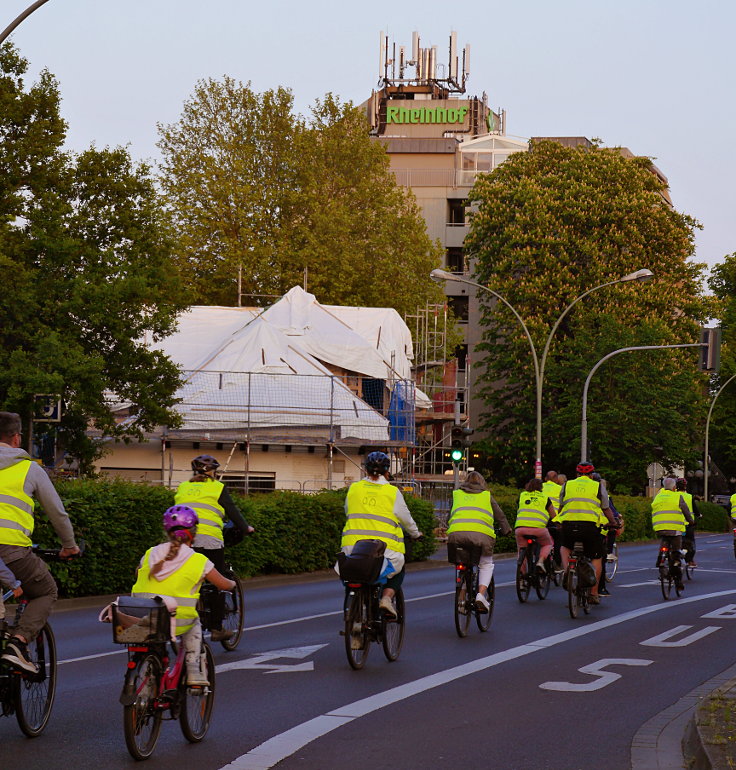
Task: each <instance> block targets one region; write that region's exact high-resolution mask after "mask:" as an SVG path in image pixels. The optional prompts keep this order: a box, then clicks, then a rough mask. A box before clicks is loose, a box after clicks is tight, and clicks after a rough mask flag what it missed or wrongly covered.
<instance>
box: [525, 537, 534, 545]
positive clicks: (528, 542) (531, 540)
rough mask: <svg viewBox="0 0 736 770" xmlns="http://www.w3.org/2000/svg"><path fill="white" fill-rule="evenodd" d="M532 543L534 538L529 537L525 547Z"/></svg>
mask: <svg viewBox="0 0 736 770" xmlns="http://www.w3.org/2000/svg"><path fill="white" fill-rule="evenodd" d="M533 542H534V538H533V537H529V538H527V541H526V544H527V545H531V544H532V543H533Z"/></svg>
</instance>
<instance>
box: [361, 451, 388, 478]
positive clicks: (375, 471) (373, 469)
mask: <svg viewBox="0 0 736 770" xmlns="http://www.w3.org/2000/svg"><path fill="white" fill-rule="evenodd" d="M390 467H391V460H389V459H388V455H387V454H386V453H385V452H371V453H370V454H369V455H368V456H367V457H366V458H365V469H366V471H368V475H370V476H378V475H379V474H382V473H386V472H387V471H388V469H389V468H390Z"/></svg>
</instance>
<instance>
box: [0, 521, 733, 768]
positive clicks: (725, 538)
mask: <svg viewBox="0 0 736 770" xmlns="http://www.w3.org/2000/svg"><path fill="white" fill-rule="evenodd" d="M655 550H656V546H655V545H653V544H646V545H632V546H624V547H622V549H621V568H620V570H619V573H618V574H617V576H616V579H615V581H614V583H613V584H612V586H611V591H612V596H611V597H609V598H606V599H604V600H603V602H602V604H601V605H600V606H597V607H593V608H592V612H591V614H590V615H589V616H582V615H581V617H579V618H578V619H577V620H572V619H571V618H570V617H569V615H568V613H567V608H566V603H565V599H566V595H565V594H564V593H563V591H562V589H560V588H554V587H553V588H552V590H551V591H550V594H549V597H548V598H547V600H546V601H539V600H538V599H537V598H536V596H535V595H534V594H532V596H531V597H530V600H529V602H528V603H527V604H524V605H521V604H519V602H518V601H517V598H516V593H515V590H514V587H513V572H514V567H515V565H514V562H513V560H512V559H505V560H504V559H499V560H498V562H497V566H496V583H497V595H496V596H497V601H496V609H495V613H494V619H493V625H492V626H491V629H490V631H489V632H488V633H487V634H481V633H480V632H479V631H478V630H477V628H476V627H475V625H474V624H473V625H471V629H470V634H469V636H468V637H467V638H466V639H459V638H458V637H457V635H456V634H455V629H454V624H453V619H452V596H453V591H454V586H453V571H452V568H451V567H450V566H449V565H440V566H438V567H437V568H436V569H422V570H419V571H414V572H411V573H410V574H409V575H408V576H407V579H406V582H405V584H404V586H405V592H406V596H407V633H406V638H405V642H404V648H403V650H402V653H401V657H400V658H399V660H398V661H397V662H395V663H388V662H387V661H386V660H385V658H384V657H383V654H382V651H381V649H380V648H379V647H378V646H377V645H373V649H372V650H371V653H370V656H369V658H368V662H367V664H366V668H365V669H364V670H362V671H357V672H356V671H352V670H351V669H350V668H349V667H348V664H347V661H346V659H345V651H344V646H343V639H342V637H340V636H339V635H338V631H339V628H340V625H341V615H342V613H341V607H342V587H341V586H340V584H339V582H338V580H337V579H334V580H317V581H313V580H312V581H306V582H299V583H285V584H279V585H271V586H267V587H266V586H264V587H250V586H247V587H246V612H247V621H246V626H247V630H246V635H245V637H244V639H243V641H242V642H241V645H240V648H239V649H238V650H237V651H236V652H234V653H226V652H224V651H223V650H222V649H221V648H220V647H219V645H217V646H216V647H217V649H216V650H215V652H216V661H217V664H218V676H217V697H216V703H215V720H214V724H213V726H212V728H211V730H210V732H209V734H208V735H207V738H206V739H205V741H204V742H203V743H201V744H198V745H189V744H188V743H187V742H186V741H185V740H184V738H183V737H182V735H181V732H180V730H179V727H178V723H174V722H165V723H164V724H163V729H162V731H161V738H160V741H159V744H158V746H157V748H156V752H155V754H154V757H153V759H152V760H151V764H152V765H155V767H156V768H176V769H177V770H181V768H187V767H194V766H196V767H197V768H202V770H209V769H210V768H212V769H213V770H219V768H225V767H229V768H231V769H232V770H235V769H236V768H237V769H238V770H255V769H256V768H259V769H261V768H264V769H265V768H269V767H278V768H282V769H286V768H297V767H298V768H306V769H307V770H312V769H313V768H314V769H315V770H316V769H318V768H319V769H322V768H338V767H343V766H345V765H346V764H348V765H349V766H350V767H351V770H362V769H363V768H365V769H366V770H368V768H370V769H371V770H375V769H376V768H386V767H403V768H432V767H439V766H440V765H445V764H447V763H451V764H452V765H453V766H464V767H467V768H485V767H500V768H508V769H514V768H529V767H535V768H560V769H561V770H562V769H563V768H564V770H573V769H574V768H578V767H579V768H590V767H596V768H598V770H601V769H604V768H612V769H615V770H620V768H625V767H629V764H630V747H631V741H632V738H633V736H634V735H635V733H636V732H637V730H638V729H639V728H640V727H641V725H642V724H644V723H645V722H646V721H647V720H649V719H650V718H652V717H653V716H655V715H656V714H658V713H659V712H660V711H662V710H663V709H665V708H667V707H668V706H670V705H671V704H673V703H675V702H676V701H677V700H678V699H679V698H680V697H682V696H683V695H685V694H687V693H688V692H689V691H691V690H692V689H694V688H695V687H697V686H698V685H699V684H701V683H702V682H704V681H706V680H708V679H710V678H712V677H714V676H715V675H717V674H719V673H720V672H722V671H723V670H725V669H726V668H728V667H729V666H731V665H732V664H733V652H732V650H733V649H734V647H736V580H734V577H736V562H735V561H734V557H733V550H732V545H731V538H730V535H711V536H709V535H701V536H699V539H698V563H699V565H700V566H699V568H698V570H697V573H696V575H695V578H694V580H693V581H692V582H690V583H688V584H687V586H686V591H685V594H684V596H683V597H682V598H680V599H675V600H672V601H669V602H665V601H663V600H662V597H661V594H660V591H659V587H658V584H656V583H655V582H654V581H655V579H656V572H655V570H654V569H653V567H652V564H653V561H654V558H655V555H656V554H655ZM98 609H99V608H93V607H87V608H84V609H62V610H60V611H58V612H55V613H54V615H53V618H52V624H53V627H54V630H55V633H56V636H57V643H58V649H59V660H60V662H61V665H60V667H59V680H58V691H57V699H56V703H55V707H54V713H53V715H52V718H51V722H50V723H49V726H48V728H47V729H46V731H45V733H44V734H43V736H41V737H40V738H37V739H33V740H29V739H27V738H25V737H23V736H22V735H21V734H20V731H19V730H18V728H17V725H16V724H15V720H14V719H12V718H10V719H3V720H0V759H2V760H3V762H2V764H3V765H5V762H6V761H7V760H8V758H12V759H13V761H14V762H17V763H19V764H21V765H22V766H23V767H24V768H25V770H34V769H35V768H39V769H40V768H44V770H47V769H48V768H56V767H61V766H64V767H67V766H72V767H74V768H75V770H82V769H83V768H95V769H97V768H99V767H100V766H102V767H104V768H106V769H111V768H129V767H131V765H132V763H133V760H132V759H130V757H129V756H128V754H127V751H126V748H125V743H124V739H123V731H122V707H121V706H120V705H119V703H118V695H119V692H120V687H121V683H122V677H123V671H124V665H125V655H124V654H123V652H122V650H120V649H119V648H117V647H116V646H115V645H113V644H112V643H111V641H110V628H109V626H104V625H102V624H99V623H97V622H96V616H97V610H98Z"/></svg>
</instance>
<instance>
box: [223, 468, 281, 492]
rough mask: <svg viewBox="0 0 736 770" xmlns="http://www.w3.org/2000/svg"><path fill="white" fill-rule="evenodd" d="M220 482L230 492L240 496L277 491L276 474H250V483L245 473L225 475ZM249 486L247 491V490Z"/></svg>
mask: <svg viewBox="0 0 736 770" xmlns="http://www.w3.org/2000/svg"><path fill="white" fill-rule="evenodd" d="M220 481H221V482H222V483H223V484H224V485H225V486H226V487H227V488H228V490H229V491H230V492H237V493H238V494H239V495H244V494H246V491H247V493H248V494H253V493H254V492H273V491H274V490H275V489H276V474H275V473H249V474H248V483H247V485H246V477H245V474H244V473H223V474H222V476H220ZM246 486H247V490H246Z"/></svg>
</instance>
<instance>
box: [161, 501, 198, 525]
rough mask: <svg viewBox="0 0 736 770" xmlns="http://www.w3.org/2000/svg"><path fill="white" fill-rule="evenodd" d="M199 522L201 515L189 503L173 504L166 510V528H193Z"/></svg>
mask: <svg viewBox="0 0 736 770" xmlns="http://www.w3.org/2000/svg"><path fill="white" fill-rule="evenodd" d="M198 523H199V517H198V516H197V514H196V513H195V512H194V511H193V510H192V509H191V508H190V507H189V506H188V505H172V506H171V508H169V509H167V510H166V511H165V512H164V529H165V530H166V531H167V532H171V531H172V530H176V529H192V528H194V527H196V526H197V524H198Z"/></svg>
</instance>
